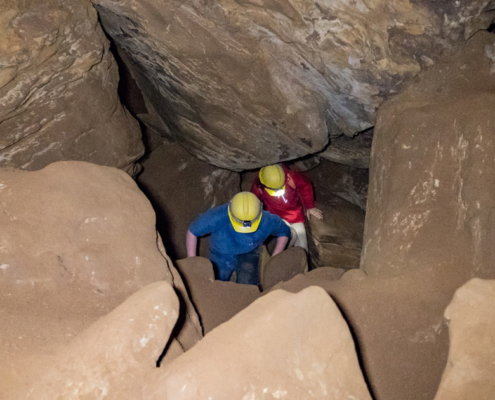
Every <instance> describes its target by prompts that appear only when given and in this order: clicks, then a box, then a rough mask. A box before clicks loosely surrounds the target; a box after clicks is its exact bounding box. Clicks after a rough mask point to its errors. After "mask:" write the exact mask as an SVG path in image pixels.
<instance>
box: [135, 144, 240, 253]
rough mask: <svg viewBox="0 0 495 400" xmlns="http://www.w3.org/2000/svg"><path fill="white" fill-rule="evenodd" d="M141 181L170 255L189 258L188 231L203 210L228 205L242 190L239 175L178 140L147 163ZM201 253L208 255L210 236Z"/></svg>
mask: <svg viewBox="0 0 495 400" xmlns="http://www.w3.org/2000/svg"><path fill="white" fill-rule="evenodd" d="M142 165H143V168H144V170H143V172H142V173H141V174H140V175H139V178H138V184H139V186H140V187H141V189H142V190H143V191H144V193H145V194H146V195H147V196H148V197H149V199H150V201H151V203H152V204H153V207H154V208H155V212H156V214H157V229H158V231H159V232H160V234H161V236H162V238H163V241H164V243H165V247H166V248H167V254H168V255H169V256H170V257H171V258H172V259H174V260H176V259H181V258H184V257H186V255H187V252H186V232H187V230H188V229H189V225H190V224H191V222H193V221H194V220H195V219H196V218H197V217H198V216H199V215H200V214H201V213H204V212H206V211H207V210H208V209H210V208H212V207H215V206H219V205H221V204H225V203H227V202H229V201H230V199H231V198H232V197H233V196H234V195H235V194H236V193H237V192H239V189H240V176H239V174H237V173H235V172H231V171H227V170H224V169H219V168H215V167H213V166H211V165H209V164H207V163H205V162H203V161H201V160H198V159H197V158H195V157H193V156H191V155H190V154H189V153H188V152H187V151H185V150H184V149H183V148H182V147H180V146H179V145H178V144H177V143H169V142H166V143H164V144H163V145H161V146H160V147H158V148H157V149H156V150H155V151H153V152H152V153H151V154H150V155H149V157H147V158H146V159H145V160H144V161H143V162H142ZM199 251H200V254H201V255H203V256H205V257H208V256H209V250H208V239H207V238H205V239H201V240H200V250H199Z"/></svg>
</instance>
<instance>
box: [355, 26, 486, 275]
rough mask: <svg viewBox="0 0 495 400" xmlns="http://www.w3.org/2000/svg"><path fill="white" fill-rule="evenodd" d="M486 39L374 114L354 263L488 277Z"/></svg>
mask: <svg viewBox="0 0 495 400" xmlns="http://www.w3.org/2000/svg"><path fill="white" fill-rule="evenodd" d="M494 104H495V35H493V34H491V33H487V32H480V33H477V34H476V35H475V36H474V37H473V38H472V39H470V40H469V42H468V43H467V45H466V46H465V47H464V48H463V49H462V51H460V52H458V53H457V54H456V55H454V56H452V57H451V58H449V59H447V60H445V62H444V63H442V64H439V65H437V66H436V67H435V68H434V69H432V70H431V71H429V72H427V73H425V74H422V75H421V79H420V81H419V82H418V83H416V84H415V85H414V86H411V87H410V88H409V89H408V90H406V91H405V92H404V93H402V94H400V95H398V96H396V97H395V98H394V99H392V100H391V101H389V102H387V103H385V104H384V105H383V106H382V107H381V108H380V110H379V113H378V119H377V124H376V127H375V137H374V142H373V150H372V157H371V158H372V162H371V169H370V187H369V194H368V205H367V216H366V225H365V233H364V251H363V254H362V260H361V266H362V268H363V269H364V270H365V271H366V272H367V273H368V274H369V275H373V276H382V275H384V274H385V275H389V274H399V273H402V272H404V271H405V270H411V269H417V268H421V267H430V268H441V267H454V266H462V267H463V268H465V269H467V270H469V271H471V272H472V274H473V275H474V276H481V277H485V276H493V273H494V271H493V264H494V261H495V260H494V257H493V251H492V247H493V246H492V245H493V241H494V239H495V237H494V235H495V231H494V228H493V227H494V226H495V220H494V218H495V200H494V197H493V195H492V192H493V188H494V187H495V173H494V171H495V159H494V157H493V154H494V152H495V141H494V136H493V131H494V127H495V106H494Z"/></svg>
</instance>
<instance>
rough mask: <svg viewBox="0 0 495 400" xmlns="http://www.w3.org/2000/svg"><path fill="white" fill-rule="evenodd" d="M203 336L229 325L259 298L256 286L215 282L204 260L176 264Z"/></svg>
mask: <svg viewBox="0 0 495 400" xmlns="http://www.w3.org/2000/svg"><path fill="white" fill-rule="evenodd" d="M176 265H177V269H178V270H179V272H180V274H181V276H182V278H183V279H184V283H185V285H186V287H187V291H188V293H189V297H190V298H191V300H192V302H193V303H194V306H195V308H196V310H197V311H198V314H199V316H200V318H201V325H202V326H203V330H204V333H205V334H207V333H208V332H211V331H212V330H213V329H214V328H216V327H217V326H219V325H220V324H223V323H224V322H226V321H228V320H229V319H230V318H232V317H233V316H234V315H236V314H237V313H238V312H240V311H242V310H243V309H245V308H246V307H247V306H249V305H250V304H251V303H252V302H253V301H255V300H256V299H258V298H259V297H260V296H261V293H260V291H259V289H258V287H257V286H254V285H241V284H237V283H234V282H222V281H218V280H215V274H214V272H213V265H212V264H211V262H210V261H209V260H208V259H206V258H203V257H194V258H185V259H183V260H179V261H177V262H176Z"/></svg>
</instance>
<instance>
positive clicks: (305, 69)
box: [93, 0, 493, 170]
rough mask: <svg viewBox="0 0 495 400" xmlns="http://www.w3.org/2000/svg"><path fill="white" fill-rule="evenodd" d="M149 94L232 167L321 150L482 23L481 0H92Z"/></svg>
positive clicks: (199, 147) (366, 123)
mask: <svg viewBox="0 0 495 400" xmlns="http://www.w3.org/2000/svg"><path fill="white" fill-rule="evenodd" d="M93 3H94V4H95V6H96V8H97V10H98V12H99V14H100V17H101V20H102V23H103V26H104V28H105V29H106V31H107V32H108V34H109V35H110V36H111V37H112V38H113V40H114V41H115V42H116V44H117V46H118V47H119V48H120V49H121V50H122V52H123V53H125V54H126V57H127V59H128V60H129V64H130V67H131V70H132V71H133V73H134V76H135V78H136V81H137V83H138V85H139V86H140V87H141V89H142V90H143V92H144V94H145V97H146V98H147V99H148V103H149V104H152V105H153V108H154V110H155V111H153V112H156V113H157V114H158V115H159V116H160V117H161V119H162V120H163V121H164V122H165V123H166V124H167V126H168V129H163V130H164V132H163V133H164V134H171V135H173V136H175V137H176V139H177V140H178V141H179V142H180V143H181V144H182V145H184V146H186V147H187V148H188V149H189V150H190V151H191V152H192V153H194V154H195V155H197V156H198V157H201V158H202V159H204V160H207V161H208V162H210V163H212V164H214V165H217V166H220V167H225V168H229V169H234V170H241V169H250V168H256V167H260V166H262V165H265V164H269V163H274V162H277V161H281V160H288V159H293V158H297V157H302V156H304V155H307V154H311V153H316V152H319V151H321V150H323V149H324V147H325V146H326V144H327V143H328V139H329V135H330V136H332V137H333V136H338V135H340V134H341V133H344V134H346V135H348V136H352V135H353V134H355V133H356V132H360V131H363V130H365V129H367V128H369V127H371V126H372V125H373V122H374V118H375V110H376V108H377V106H378V105H379V104H380V103H381V102H382V101H383V100H384V99H385V98H386V97H387V96H388V95H389V94H391V93H394V92H396V91H397V90H398V89H399V88H400V86H401V85H402V84H403V83H404V82H408V81H410V79H411V78H412V77H414V76H415V75H417V74H418V73H419V71H420V70H421V69H422V68H424V67H427V66H430V65H432V64H434V63H435V61H436V59H437V58H438V56H439V55H441V54H442V53H443V52H444V51H445V50H450V49H452V48H454V47H455V46H456V45H458V44H461V43H464V42H465V40H466V38H468V37H469V36H470V35H472V33H473V32H474V31H476V30H477V29H479V28H486V27H487V26H488V25H489V23H490V21H491V18H492V16H493V14H492V13H488V12H484V11H485V9H488V8H489V7H490V6H489V4H488V3H489V1H488V0H472V1H469V2H446V3H445V2H442V3H441V4H440V3H438V2H402V1H392V2H391V1H388V0H372V1H368V2H364V1H361V0H358V1H352V2H347V1H332V2H327V3H317V2H309V1H301V0H298V1H294V2H290V3H288V2H284V1H281V0H280V1H279V0H275V1H268V0H266V1H263V0H245V1H244V0H243V1H238V2H232V1H229V0H221V1H217V2H204V1H201V0H193V1H190V2H187V3H184V2H182V1H176V0H175V1H167V2H163V1H158V0H143V1H136V0H122V1H118V2H117V1H112V0H93Z"/></svg>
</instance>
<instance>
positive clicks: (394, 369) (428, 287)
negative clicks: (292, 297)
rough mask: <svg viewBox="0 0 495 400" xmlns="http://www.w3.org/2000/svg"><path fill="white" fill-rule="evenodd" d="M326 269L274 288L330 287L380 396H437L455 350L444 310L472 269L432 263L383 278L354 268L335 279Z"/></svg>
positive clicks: (412, 399)
mask: <svg viewBox="0 0 495 400" xmlns="http://www.w3.org/2000/svg"><path fill="white" fill-rule="evenodd" d="M326 269H327V268H318V269H316V270H313V271H310V272H309V273H308V274H299V275H297V276H296V277H294V278H293V279H292V280H290V281H288V282H285V283H282V284H279V285H277V286H275V287H274V288H273V290H276V289H283V290H287V291H290V292H293V293H297V292H299V291H301V290H302V289H304V288H307V287H310V286H313V285H316V286H320V287H322V288H323V289H325V291H327V293H328V294H329V295H330V296H331V297H332V299H334V301H335V302H336V303H337V305H338V307H339V309H340V310H341V311H342V314H343V315H344V318H345V320H346V321H347V323H348V324H349V326H350V328H351V330H352V332H353V337H354V338H355V341H356V348H357V349H358V353H359V355H360V359H361V360H362V367H363V371H364V374H365V376H366V378H367V381H368V382H369V387H370V388H371V391H372V394H373V398H374V399H377V400H398V399H401V400H431V399H433V398H434V397H435V393H436V391H437V389H438V385H439V383H440V379H441V377H442V374H443V371H444V369H445V365H446V363H447V355H448V351H449V334H448V327H447V324H446V322H445V320H444V318H443V313H444V311H445V308H446V307H447V305H448V304H449V302H450V301H451V299H452V296H453V294H454V292H455V291H456V290H457V288H459V287H460V286H462V285H463V284H464V283H465V282H466V281H468V280H469V279H470V272H469V271H468V270H466V269H465V268H463V266H461V265H458V266H453V267H449V268H446V267H444V268H440V269H439V268H436V267H431V268H423V269H420V270H412V271H407V272H405V273H404V274H402V275H401V276H398V277H393V278H383V279H378V278H373V277H368V276H367V275H366V274H365V273H364V272H363V271H362V270H359V269H353V270H350V271H348V272H347V273H346V274H344V275H343V276H342V277H341V278H340V279H339V280H334V279H333V277H332V276H328V277H325V274H322V273H320V271H324V270H326ZM349 274H352V275H353V276H348V275H349Z"/></svg>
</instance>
